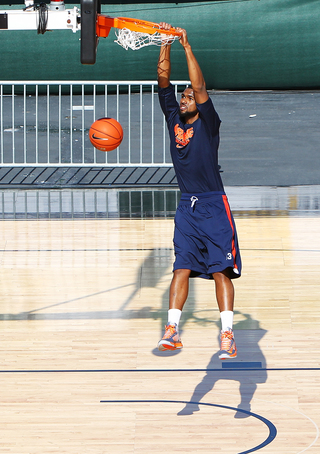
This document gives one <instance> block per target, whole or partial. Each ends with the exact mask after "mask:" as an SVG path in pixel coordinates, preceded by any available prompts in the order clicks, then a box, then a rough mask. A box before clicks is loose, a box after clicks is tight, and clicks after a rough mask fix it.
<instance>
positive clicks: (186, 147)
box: [158, 84, 224, 194]
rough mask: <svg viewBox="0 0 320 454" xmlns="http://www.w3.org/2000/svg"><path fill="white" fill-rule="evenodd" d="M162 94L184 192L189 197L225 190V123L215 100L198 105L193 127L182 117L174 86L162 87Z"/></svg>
mask: <svg viewBox="0 0 320 454" xmlns="http://www.w3.org/2000/svg"><path fill="white" fill-rule="evenodd" d="M158 94H159V101H160V105H161V109H162V111H163V113H164V115H165V118H166V121H167V126H168V130H169V135H170V153H171V158H172V162H173V165H174V169H175V172H176V176H177V180H178V184H179V188H180V191H181V192H183V193H189V194H192V193H193V194H195V193H196V194H197V193H202V192H211V191H224V188H223V183H222V180H221V177H220V173H219V166H218V147H219V128H220V123H221V121H220V118H219V116H218V114H217V112H216V111H215V109H214V106H213V103H212V101H211V99H210V98H209V99H208V100H207V101H206V102H204V103H203V104H197V108H198V111H199V113H200V115H199V118H198V119H197V120H196V121H195V122H194V123H192V124H190V125H189V124H185V123H184V122H183V120H182V119H181V118H180V115H179V110H180V109H179V103H178V102H177V100H176V97H175V93H174V87H173V85H171V84H170V85H169V86H168V87H166V88H160V87H159V90H158Z"/></svg>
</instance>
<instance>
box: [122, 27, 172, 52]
mask: <svg viewBox="0 0 320 454" xmlns="http://www.w3.org/2000/svg"><path fill="white" fill-rule="evenodd" d="M116 37H117V39H116V40H115V41H114V42H115V43H117V44H119V45H120V46H122V47H123V48H124V49H126V50H128V49H132V50H138V49H141V48H142V47H145V46H151V45H154V46H161V44H163V43H164V44H171V43H173V41H175V40H176V39H179V36H173V35H164V34H160V33H159V32H156V33H154V34H153V35H150V34H149V33H141V32H134V31H132V30H129V29H128V28H122V29H120V30H118V32H116Z"/></svg>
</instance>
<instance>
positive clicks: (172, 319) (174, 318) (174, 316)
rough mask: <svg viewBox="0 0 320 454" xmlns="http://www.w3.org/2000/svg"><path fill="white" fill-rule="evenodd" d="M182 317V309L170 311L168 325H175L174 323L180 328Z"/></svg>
mask: <svg viewBox="0 0 320 454" xmlns="http://www.w3.org/2000/svg"><path fill="white" fill-rule="evenodd" d="M180 317H181V311H180V309H169V310H168V325H173V324H174V323H175V324H176V325H177V326H179V322H180Z"/></svg>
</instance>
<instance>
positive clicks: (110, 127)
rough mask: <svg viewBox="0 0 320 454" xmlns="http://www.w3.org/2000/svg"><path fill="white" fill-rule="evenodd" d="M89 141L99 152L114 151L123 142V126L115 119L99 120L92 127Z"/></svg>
mask: <svg viewBox="0 0 320 454" xmlns="http://www.w3.org/2000/svg"><path fill="white" fill-rule="evenodd" d="M89 139H90V142H91V143H92V145H93V146H94V147H95V148H97V149H98V150H101V151H111V150H114V149H115V148H117V147H118V146H119V145H120V143H121V142H122V139H123V129H122V126H121V124H120V123H119V122H118V121H117V120H115V119H114V118H108V117H107V118H99V120H96V121H95V122H94V123H93V124H92V125H91V127H90V130H89Z"/></svg>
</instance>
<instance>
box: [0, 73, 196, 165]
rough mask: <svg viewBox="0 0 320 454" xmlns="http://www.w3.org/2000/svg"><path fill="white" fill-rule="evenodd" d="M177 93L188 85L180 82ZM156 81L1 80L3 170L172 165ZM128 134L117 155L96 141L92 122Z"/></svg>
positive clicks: (0, 137) (0, 116)
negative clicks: (115, 124)
mask: <svg viewBox="0 0 320 454" xmlns="http://www.w3.org/2000/svg"><path fill="white" fill-rule="evenodd" d="M172 83H173V85H174V86H175V90H176V93H178V91H179V87H183V86H185V85H186V84H187V83H188V81H174V82H172ZM156 89H157V82H156V81H121V82H119V81H106V82H104V81H95V82H93V81H14V82H12V81H0V166H1V167H4V166H6V167H14V166H15V167H21V166H48V167H49V166H54V167H57V166H79V165H82V166H100V167H101V166H110V165H112V166H123V165H126V166H140V165H141V166H142V165H143V166H146V165H148V166H164V165H166V166H167V165H171V159H170V151H169V142H168V135H167V132H166V124H165V120H164V116H163V114H162V112H161V109H160V106H159V102H158V99H157V92H156ZM107 116H108V117H113V118H115V119H116V120H118V121H119V122H120V123H121V125H122V127H123V130H124V138H123V141H122V143H121V145H120V146H119V147H118V148H117V149H116V150H113V151H112V152H109V153H105V152H102V151H99V150H96V149H95V148H94V147H93V146H92V145H91V143H90V140H89V136H88V132H89V129H90V126H91V124H92V123H93V122H94V121H95V120H96V119H98V118H101V117H107Z"/></svg>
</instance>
